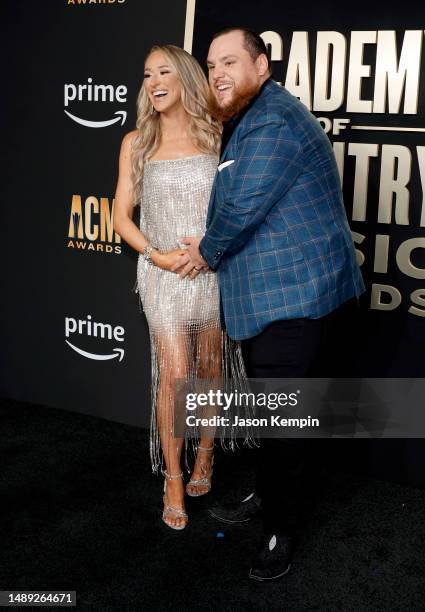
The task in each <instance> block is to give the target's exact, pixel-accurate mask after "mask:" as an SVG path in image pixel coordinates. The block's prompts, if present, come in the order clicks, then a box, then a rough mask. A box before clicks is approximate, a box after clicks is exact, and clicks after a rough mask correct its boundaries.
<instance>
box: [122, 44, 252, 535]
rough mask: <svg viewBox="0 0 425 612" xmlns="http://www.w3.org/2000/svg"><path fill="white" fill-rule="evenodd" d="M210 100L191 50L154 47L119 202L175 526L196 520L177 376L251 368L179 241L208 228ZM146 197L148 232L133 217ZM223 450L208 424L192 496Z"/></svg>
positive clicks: (214, 135)
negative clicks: (217, 449) (146, 336)
mask: <svg viewBox="0 0 425 612" xmlns="http://www.w3.org/2000/svg"><path fill="white" fill-rule="evenodd" d="M207 99H208V84H207V81H206V78H205V76H204V74H203V72H202V70H201V68H200V66H199V64H198V63H197V62H196V60H195V59H194V58H193V57H192V56H191V55H189V54H188V53H186V52H185V51H183V50H182V49H179V48H178V47H174V46H172V45H163V46H155V47H153V48H152V49H151V51H150V53H149V55H148V57H147V59H146V62H145V74H144V83H143V86H142V88H141V90H140V93H139V96H138V102H137V110H138V117H137V124H136V126H137V129H136V130H135V131H133V132H130V133H129V134H127V135H126V136H125V137H124V139H123V143H122V147H121V153H120V161H119V179H118V186H117V192H116V196H115V206H114V227H115V230H116V231H117V232H118V233H119V234H120V235H121V236H122V238H123V239H124V240H125V241H126V242H127V243H128V244H130V245H131V246H132V247H133V248H134V249H136V251H138V252H139V253H140V255H139V260H138V268H137V280H138V290H139V294H140V298H141V301H142V304H143V308H144V312H145V314H146V318H147V321H148V324H149V332H150V338H151V354H152V404H153V405H152V420H151V460H152V467H153V471H154V472H157V471H158V468H159V467H161V468H162V467H163V466H164V464H165V470H163V474H164V476H165V482H164V511H163V517H162V518H163V520H164V522H165V523H166V524H167V525H169V526H170V527H172V528H173V529H183V528H184V527H185V526H186V525H187V522H188V517H187V514H186V511H185V505H184V488H183V482H182V476H183V474H182V471H181V465H180V461H181V453H182V447H183V443H184V439H183V438H177V437H174V436H173V426H174V425H173V424H174V395H175V385H176V381H177V380H196V379H198V380H199V379H202V378H204V379H217V378H219V377H220V376H221V374H222V372H223V368H225V369H226V371H232V372H235V371H240V369H241V368H243V366H242V361H241V359H240V354H239V352H238V351H239V348H238V347H237V346H236V345H234V344H232V343H231V342H230V341H229V339H225V338H224V334H223V332H222V331H221V327H220V320H219V319H220V317H219V295H218V286H217V281H216V277H215V275H214V274H213V273H212V272H211V271H209V270H206V271H205V270H202V271H201V270H198V269H196V270H193V272H192V273H191V275H190V278H184V279H181V278H180V277H179V276H178V272H179V271H180V269H181V268H182V267H183V266H184V265H185V264H186V263H187V262H188V259H189V258H188V255H187V253H186V250H185V249H184V248H181V246H182V245H181V244H180V243H179V239H180V238H182V237H184V236H195V235H202V234H203V233H204V232H205V220H206V214H207V208H208V201H209V196H210V191H211V186H212V183H213V180H214V175H215V171H216V167H217V160H218V151H219V146H220V126H219V124H218V123H217V122H216V121H215V120H213V119H212V117H211V116H210V115H209V114H208V112H207ZM138 203H140V209H141V215H140V230H139V229H138V228H137V226H136V225H135V224H134V222H133V221H132V215H133V204H138ZM183 246H184V245H183ZM176 265H177V266H178V267H177V268H176ZM172 268H173V270H174V272H172V271H171V269H172ZM200 272H201V273H200ZM224 344H225V345H226V350H223V347H224ZM223 356H224V361H223ZM229 359H231V360H232V361H234V363H233V362H232V363H230V362H229ZM228 368H229V370H228ZM231 368H233V369H231ZM213 447H214V438H213V434H211V432H205V431H204V432H202V431H201V432H200V441H199V446H198V448H197V455H196V461H195V465H194V468H193V472H192V475H191V480H190V482H189V483H188V485H187V487H186V492H187V493H188V495H191V496H200V495H204V494H206V493H208V491H209V490H210V488H211V475H212V465H213Z"/></svg>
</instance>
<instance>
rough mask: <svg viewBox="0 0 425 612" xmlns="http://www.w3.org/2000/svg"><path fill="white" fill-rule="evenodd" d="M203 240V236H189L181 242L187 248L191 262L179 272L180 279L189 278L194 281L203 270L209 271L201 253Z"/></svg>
mask: <svg viewBox="0 0 425 612" xmlns="http://www.w3.org/2000/svg"><path fill="white" fill-rule="evenodd" d="M201 239H202V236H189V237H186V238H182V239H181V240H180V242H181V243H182V244H185V245H186V246H187V250H186V252H187V254H188V255H189V262H188V263H187V264H186V265H185V266H184V267H183V268H182V269H180V270H179V272H178V274H179V276H180V278H185V277H186V276H189V278H190V279H194V278H196V277H197V276H198V274H199V272H200V271H201V270H203V271H206V270H208V264H207V262H206V261H205V259H204V258H203V257H202V255H201V254H200V252H199V243H200V242H201ZM176 271H177V268H176Z"/></svg>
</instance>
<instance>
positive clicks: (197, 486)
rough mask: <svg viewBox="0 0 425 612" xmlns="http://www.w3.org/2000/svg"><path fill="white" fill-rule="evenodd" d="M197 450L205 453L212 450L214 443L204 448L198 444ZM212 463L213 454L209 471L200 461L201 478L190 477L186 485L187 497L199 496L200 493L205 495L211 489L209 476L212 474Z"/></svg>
mask: <svg viewBox="0 0 425 612" xmlns="http://www.w3.org/2000/svg"><path fill="white" fill-rule="evenodd" d="M199 451H203V452H205V453H212V452H214V445H213V446H210V447H209V448H204V447H203V446H198V453H199ZM213 464H214V456H212V457H211V465H210V469H209V471H207V466H206V464H205V463H200V464H199V467H200V470H201V473H202V478H196V479H194V480H193V479H191V480H189V482H188V483H187V485H186V493H187V494H188V495H189V497H201V495H206V494H207V493H209V492H210V491H211V476H212V474H213ZM201 489H206V491H201Z"/></svg>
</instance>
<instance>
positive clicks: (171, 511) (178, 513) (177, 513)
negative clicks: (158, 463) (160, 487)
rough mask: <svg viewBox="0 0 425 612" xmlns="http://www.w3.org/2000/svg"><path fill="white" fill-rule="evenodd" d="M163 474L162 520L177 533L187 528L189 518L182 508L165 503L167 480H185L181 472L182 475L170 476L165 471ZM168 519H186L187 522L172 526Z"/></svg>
mask: <svg viewBox="0 0 425 612" xmlns="http://www.w3.org/2000/svg"><path fill="white" fill-rule="evenodd" d="M162 474H163V476H164V497H163V501H164V510H163V512H162V520H163V521H164V523H165V524H166V525H167V527H170V528H171V529H176V530H177V531H181V530H182V529H184V528H185V527H186V525H187V523H188V516H187V514H186V512H185V511H184V510H183V509H182V508H175V507H174V506H170V505H169V504H167V502H166V501H165V496H166V493H167V480H172V479H173V478H183V472H180V474H169V473H168V472H167V470H163V472H162ZM167 517H170V518H172V519H178V518H183V519H186V522H185V523H184V524H183V525H170V523H167V521H166V518H167Z"/></svg>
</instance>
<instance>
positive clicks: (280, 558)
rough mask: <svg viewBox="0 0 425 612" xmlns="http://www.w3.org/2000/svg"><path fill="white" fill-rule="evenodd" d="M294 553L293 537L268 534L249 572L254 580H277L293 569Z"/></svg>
mask: <svg viewBox="0 0 425 612" xmlns="http://www.w3.org/2000/svg"><path fill="white" fill-rule="evenodd" d="M293 551H294V538H293V537H292V536H284V535H274V534H268V535H266V536H264V539H263V542H262V544H261V547H260V549H259V551H258V553H257V556H256V557H255V559H254V561H253V563H252V567H251V569H250V570H249V577H250V578H252V579H253V580H260V581H262V580H276V579H277V578H282V576H285V574H287V573H288V572H289V570H290V569H291V563H290V561H291V559H292V554H293Z"/></svg>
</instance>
